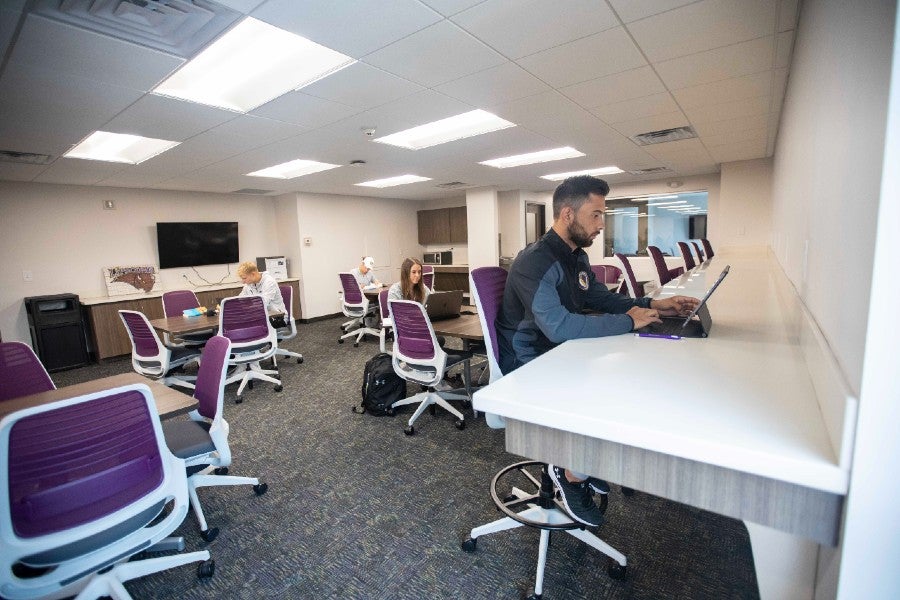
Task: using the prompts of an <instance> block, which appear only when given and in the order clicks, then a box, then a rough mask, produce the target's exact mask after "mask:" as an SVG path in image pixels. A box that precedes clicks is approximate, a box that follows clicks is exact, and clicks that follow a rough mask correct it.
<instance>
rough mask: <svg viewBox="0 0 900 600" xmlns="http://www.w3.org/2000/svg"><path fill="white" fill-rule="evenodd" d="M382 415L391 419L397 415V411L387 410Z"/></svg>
mask: <svg viewBox="0 0 900 600" xmlns="http://www.w3.org/2000/svg"><path fill="white" fill-rule="evenodd" d="M384 414H386V415H387V416H389V417H393V416H394V415H396V414H397V411H396V410H394V409H393V408H389V409H387V410H386V411H384Z"/></svg>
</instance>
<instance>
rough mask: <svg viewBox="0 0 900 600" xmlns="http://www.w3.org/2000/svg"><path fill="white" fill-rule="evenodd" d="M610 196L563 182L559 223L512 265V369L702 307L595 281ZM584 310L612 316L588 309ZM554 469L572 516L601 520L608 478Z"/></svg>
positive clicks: (504, 308) (506, 351)
mask: <svg viewBox="0 0 900 600" xmlns="http://www.w3.org/2000/svg"><path fill="white" fill-rule="evenodd" d="M608 193H609V185H608V184H607V183H606V182H605V181H603V180H602V179H598V178H596V177H591V176H587V175H582V176H577V177H570V178H569V179H566V180H565V181H563V182H562V183H561V184H560V185H559V187H557V188H556V191H555V192H554V193H553V225H552V227H551V228H550V230H549V231H548V232H547V233H546V234H545V235H544V236H543V237H542V238H541V239H540V240H538V241H537V242H536V243H534V244H532V245H531V246H529V247H528V248H526V249H525V250H523V251H522V252H520V253H519V255H518V256H517V257H516V260H515V261H514V262H513V264H512V266H511V267H510V270H509V276H508V277H507V280H506V289H505V290H504V292H503V303H502V305H501V308H500V312H499V314H498V315H497V320H496V328H497V345H498V347H499V351H500V370H501V371H502V372H503V373H504V374H506V373H510V372H511V371H514V370H515V369H517V368H518V367H520V366H522V365H523V364H525V363H527V362H529V361H530V360H532V359H534V358H537V357H538V356H540V355H541V354H544V353H545V352H547V351H548V350H551V349H552V348H554V347H556V346H558V345H559V344H561V343H563V342H565V341H566V340H574V339H578V338H589V337H600V336H607V335H619V334H623V333H628V332H631V331H633V330H635V329H639V328H641V327H643V326H645V325H649V324H650V323H654V322H658V321H659V320H660V319H659V317H660V315H664V316H674V315H679V314H683V315H687V314H689V313H690V312H691V311H692V310H693V309H694V308H695V307H696V306H697V305H698V304H699V302H700V301H699V300H698V299H697V298H690V297H687V296H672V297H669V298H665V299H662V300H651V299H650V298H637V299H632V298H628V297H626V296H623V295H621V294H616V293H613V292H610V291H609V290H607V288H606V285H605V284H603V283H599V282H597V281H596V280H595V278H594V274H593V272H592V271H591V265H590V262H589V260H588V256H587V253H586V252H585V251H584V250H583V248H586V247H588V246H590V245H591V244H592V243H593V242H594V238H595V237H597V235H598V234H599V233H600V231H602V230H603V217H604V214H605V212H606V195H607V194H608ZM584 309H590V310H594V311H599V312H601V313H604V314H590V315H587V314H582V311H583V310H584ZM547 402H553V398H547ZM548 470H549V472H550V476H551V478H552V479H553V481H554V483H555V484H556V486H557V487H558V488H559V490H560V492H561V496H562V499H563V502H564V504H565V505H566V508H567V509H569V512H570V513H571V514H572V516H573V517H575V518H576V519H577V520H578V521H580V522H582V523H584V524H585V525H592V526H596V525H599V524H600V517H601V515H600V510H599V508H597V505H596V504H595V503H594V501H593V498H592V494H591V490H593V491H597V492H601V493H602V492H604V491H605V490H606V489H608V487H607V486H606V485H605V483H603V482H602V481H601V480H598V479H595V478H593V477H588V476H587V475H584V474H580V473H574V472H572V471H569V470H567V469H563V468H560V467H558V466H554V465H549V466H548Z"/></svg>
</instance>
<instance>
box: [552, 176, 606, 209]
mask: <svg viewBox="0 0 900 600" xmlns="http://www.w3.org/2000/svg"><path fill="white" fill-rule="evenodd" d="M590 194H597V195H598V196H606V195H607V194H609V184H608V183H606V182H605V181H603V180H602V179H600V178H599V177H594V176H592V175H576V176H575V177H569V178H568V179H566V180H565V181H563V182H562V183H561V184H559V186H558V187H557V188H556V191H555V192H553V218H554V219H558V218H559V214H560V213H561V212H562V209H563V208H565V207H566V206H571V207H572V209H573V210H575V211H577V210H578V209H579V208H581V205H582V204H584V203H585V201H586V200H587V198H588V196H589V195H590Z"/></svg>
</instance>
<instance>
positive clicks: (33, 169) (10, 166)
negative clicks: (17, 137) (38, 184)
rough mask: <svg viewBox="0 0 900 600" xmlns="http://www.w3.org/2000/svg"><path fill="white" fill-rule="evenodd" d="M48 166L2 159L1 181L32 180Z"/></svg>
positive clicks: (0, 162) (0, 168)
mask: <svg viewBox="0 0 900 600" xmlns="http://www.w3.org/2000/svg"><path fill="white" fill-rule="evenodd" d="M46 168H47V165H28V164H21V163H12V162H4V161H0V181H31V180H32V179H34V178H35V177H37V176H38V175H40V174H41V171H43V170H44V169H46Z"/></svg>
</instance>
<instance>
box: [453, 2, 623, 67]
mask: <svg viewBox="0 0 900 600" xmlns="http://www.w3.org/2000/svg"><path fill="white" fill-rule="evenodd" d="M510 7H511V5H510V2H509V0H487V1H486V2H482V3H481V4H479V5H477V6H475V7H473V8H470V9H469V10H467V11H465V12H463V13H461V14H458V15H456V16H454V17H453V18H452V20H453V21H454V22H455V23H457V24H459V26H460V27H462V28H464V29H465V30H466V31H469V32H470V33H472V34H473V35H475V36H476V37H478V38H480V39H482V40H485V41H486V42H487V43H489V44H490V45H491V47H492V48H494V49H496V50H497V51H498V52H500V53H501V54H503V55H504V56H506V57H508V58H521V57H523V56H527V55H529V54H534V53H535V52H539V51H541V50H546V49H547V48H552V47H554V46H559V45H562V44H566V43H568V42H571V41H573V40H577V39H579V38H583V37H586V36H589V35H592V34H595V33H597V32H598V31H604V30H606V29H611V28H613V27H616V26H617V25H619V22H618V20H617V19H616V17H615V15H614V14H613V13H612V11H611V10H610V9H609V7H608V6H607V5H606V4H605V3H602V2H597V1H596V0H568V1H567V2H547V1H546V0H524V1H523V0H520V1H518V2H516V3H515V5H514V10H510Z"/></svg>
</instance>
